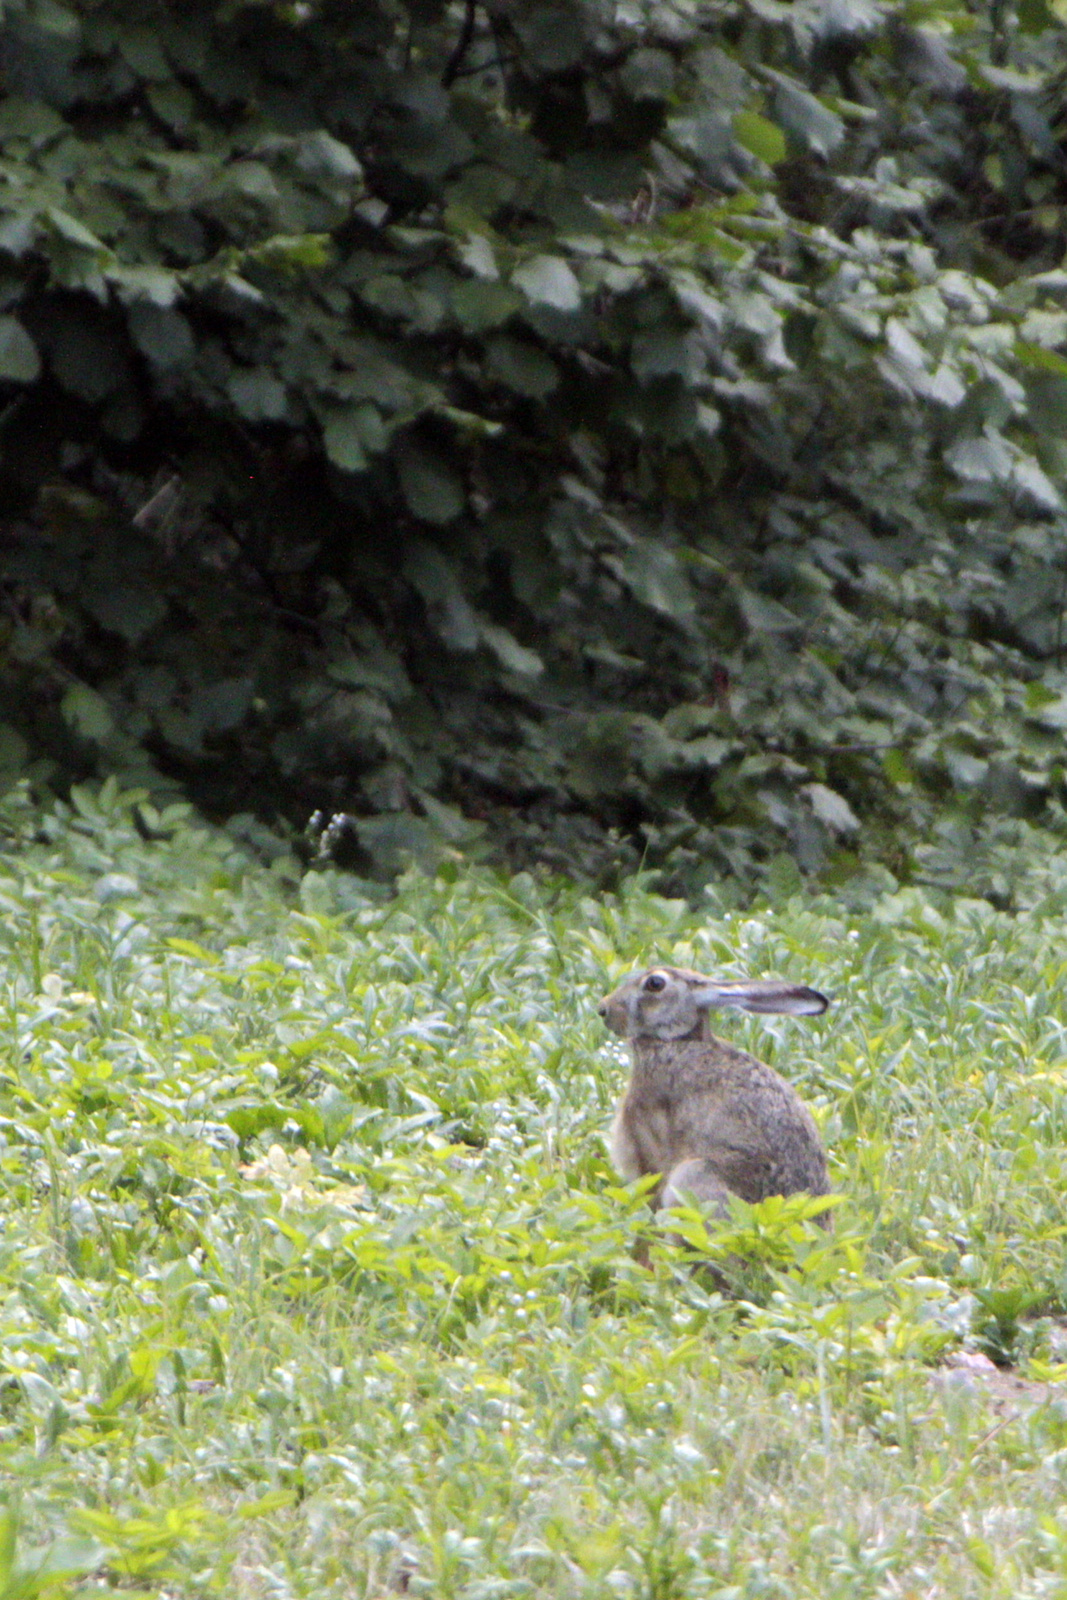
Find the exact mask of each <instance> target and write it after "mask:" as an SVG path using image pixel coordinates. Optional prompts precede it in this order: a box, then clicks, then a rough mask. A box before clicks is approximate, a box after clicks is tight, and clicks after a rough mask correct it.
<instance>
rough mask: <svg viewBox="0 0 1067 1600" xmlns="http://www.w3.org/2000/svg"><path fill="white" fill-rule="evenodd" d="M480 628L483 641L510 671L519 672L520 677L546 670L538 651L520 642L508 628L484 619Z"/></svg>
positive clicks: (536, 675)
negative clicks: (529, 648)
mask: <svg viewBox="0 0 1067 1600" xmlns="http://www.w3.org/2000/svg"><path fill="white" fill-rule="evenodd" d="M479 629H480V631H481V635H482V642H483V643H484V644H486V645H487V646H488V647H489V649H490V650H491V651H492V652H493V654H494V655H495V656H496V658H497V660H498V661H499V662H500V664H501V666H503V667H506V668H507V670H508V671H509V672H514V673H517V674H518V676H519V677H520V678H536V677H539V676H540V674H541V673H542V672H543V671H544V670H545V664H544V662H543V661H542V660H541V657H540V656H539V655H538V654H537V652H536V651H534V650H528V649H527V648H526V646H525V645H523V644H520V643H519V641H518V640H517V639H516V638H515V636H514V634H511V633H509V632H508V630H507V629H506V628H501V627H498V626H497V624H496V623H495V622H486V621H484V620H483V621H481V622H479Z"/></svg>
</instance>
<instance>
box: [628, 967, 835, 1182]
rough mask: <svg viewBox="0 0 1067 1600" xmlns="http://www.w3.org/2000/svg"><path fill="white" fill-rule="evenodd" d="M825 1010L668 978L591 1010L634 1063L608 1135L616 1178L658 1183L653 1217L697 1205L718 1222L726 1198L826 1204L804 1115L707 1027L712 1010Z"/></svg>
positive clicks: (783, 992)
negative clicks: (813, 1199) (800, 1197)
mask: <svg viewBox="0 0 1067 1600" xmlns="http://www.w3.org/2000/svg"><path fill="white" fill-rule="evenodd" d="M649 980H652V981H651V984H650V982H649ZM826 1004H827V1001H826V1000H825V998H824V997H823V996H822V995H820V994H818V993H817V991H815V990H813V989H807V988H803V987H800V986H797V985H788V984H776V983H753V984H719V983H717V982H716V980H714V979H712V978H707V977H704V976H703V975H702V974H701V973H696V972H690V971H687V970H686V969H683V968H677V967H653V968H650V969H649V970H648V971H647V972H641V973H635V974H634V975H633V976H632V977H630V978H627V979H626V980H625V982H624V983H622V984H621V985H620V986H619V988H618V989H616V990H615V991H614V993H613V994H610V995H608V996H607V998H606V999H605V1000H604V1001H603V1002H602V1003H601V1007H600V1014H601V1016H602V1017H603V1018H604V1021H605V1022H606V1023H607V1025H608V1027H610V1028H611V1029H612V1030H613V1031H614V1032H616V1033H619V1034H622V1035H623V1036H624V1037H626V1038H628V1039H629V1041H630V1046H631V1051H632V1054H633V1073H632V1075H631V1078H630V1082H629V1084H628V1085H627V1088H626V1092H625V1094H624V1095H623V1097H622V1100H621V1101H620V1103H619V1107H618V1110H617V1112H616V1114H615V1123H614V1127H613V1130H612V1141H611V1143H612V1157H613V1159H614V1161H615V1164H616V1166H617V1167H618V1169H619V1171H620V1172H621V1173H622V1175H623V1176H624V1177H628V1178H636V1177H641V1176H644V1175H645V1174H647V1173H658V1174H659V1175H660V1182H659V1184H658V1186H657V1188H656V1190H655V1191H654V1194H653V1197H652V1198H653V1204H654V1205H655V1206H660V1205H671V1204H676V1203H677V1202H678V1201H679V1200H680V1199H681V1197H682V1196H683V1195H684V1194H695V1195H696V1196H697V1198H698V1199H700V1200H703V1201H705V1202H710V1203H711V1205H712V1206H713V1207H714V1208H715V1209H716V1210H718V1211H720V1212H722V1211H725V1210H726V1202H727V1196H728V1195H729V1194H736V1195H739V1196H740V1197H741V1199H743V1200H749V1201H755V1200H763V1199H765V1198H766V1197H767V1196H768V1195H772V1194H782V1195H785V1194H795V1193H797V1192H802V1191H807V1192H808V1193H810V1194H814V1195H820V1194H826V1193H828V1192H829V1187H830V1185H829V1180H828V1177H827V1170H826V1152H825V1150H824V1148H823V1143H822V1139H821V1137H820V1135H819V1130H818V1129H817V1127H816V1126H815V1122H814V1120H813V1118H812V1115H811V1113H810V1111H809V1110H808V1109H807V1107H806V1106H805V1105H804V1104H803V1102H802V1101H801V1100H800V1099H799V1098H798V1096H797V1094H796V1093H795V1092H794V1090H793V1089H792V1088H791V1087H790V1086H789V1084H788V1083H786V1082H785V1080H784V1078H781V1077H779V1075H778V1073H777V1072H774V1071H773V1070H772V1069H771V1068H770V1067H768V1066H766V1065H765V1064H764V1063H763V1062H762V1061H757V1059H756V1058H755V1056H751V1055H748V1054H747V1053H746V1052H745V1051H744V1050H738V1049H736V1048H735V1047H734V1046H733V1045H731V1044H727V1043H726V1042H725V1040H723V1039H718V1038H716V1036H715V1035H714V1034H713V1033H712V1032H711V1031H710V1029H709V1027H708V1022H707V1012H708V1009H709V1007H711V1006H717V1005H734V1006H740V1007H741V1008H743V1009H745V1010H756V1011H793V1012H814V1011H821V1010H824V1009H825V1007H826Z"/></svg>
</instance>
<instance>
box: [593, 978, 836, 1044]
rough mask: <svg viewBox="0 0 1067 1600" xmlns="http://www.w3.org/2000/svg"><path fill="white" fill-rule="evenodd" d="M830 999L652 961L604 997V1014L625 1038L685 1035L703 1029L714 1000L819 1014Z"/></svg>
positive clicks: (792, 986) (799, 987)
mask: <svg viewBox="0 0 1067 1600" xmlns="http://www.w3.org/2000/svg"><path fill="white" fill-rule="evenodd" d="M829 1004H830V1002H829V1000H827V998H826V996H825V995H824V994H820V993H819V991H818V990H817V989H808V988H806V987H805V986H804V985H803V984H797V983H776V982H774V981H773V980H772V981H770V982H766V983H720V982H718V980H717V979H715V978H706V977H705V976H704V974H703V973H700V972H690V971H689V970H688V968H685V967H650V968H649V969H648V970H647V971H646V972H635V973H632V974H631V976H630V977H628V978H624V979H623V981H622V983H620V985H619V987H618V988H617V989H616V990H615V991H614V993H613V994H609V995H608V996H607V997H606V998H605V999H604V1000H602V1001H601V1002H600V1015H601V1016H602V1017H603V1019H604V1021H605V1023H606V1024H607V1026H608V1027H609V1028H610V1029H611V1031H612V1033H618V1034H621V1035H622V1036H623V1038H626V1039H687V1038H689V1037H690V1036H691V1035H693V1034H700V1033H702V1032H703V1031H704V1024H705V1018H706V1015H707V1012H708V1011H709V1010H711V1009H712V1008H713V1007H715V1006H737V1007H739V1008H740V1009H741V1010H742V1011H785V1012H789V1013H791V1014H792V1015H794V1016H815V1015H817V1014H818V1013H819V1012H820V1011H825V1010H826V1008H827V1006H828V1005H829Z"/></svg>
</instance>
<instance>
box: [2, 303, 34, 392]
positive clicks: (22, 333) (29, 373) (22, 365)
mask: <svg viewBox="0 0 1067 1600" xmlns="http://www.w3.org/2000/svg"><path fill="white" fill-rule="evenodd" d="M40 371H41V358H40V356H39V355H38V354H37V346H36V345H35V344H34V342H33V340H32V339H31V338H30V336H29V334H28V333H27V332H26V330H25V328H24V327H23V326H22V324H21V322H19V321H18V320H17V318H15V317H2V316H0V378H9V379H10V380H11V381H12V382H14V383H32V382H33V381H34V379H35V378H37V377H39V375H40Z"/></svg>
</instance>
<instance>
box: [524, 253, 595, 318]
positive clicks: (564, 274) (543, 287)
mask: <svg viewBox="0 0 1067 1600" xmlns="http://www.w3.org/2000/svg"><path fill="white" fill-rule="evenodd" d="M511 281H512V283H513V284H514V285H515V287H516V288H517V289H521V290H522V292H523V294H524V295H525V296H526V298H527V299H528V300H532V301H533V302H534V303H535V304H536V305H544V306H551V307H552V308H553V310H555V311H577V310H578V308H579V307H580V305H581V303H582V290H581V285H580V284H579V282H578V279H577V278H576V277H575V275H574V272H573V271H572V270H571V268H570V266H569V265H568V264H567V262H566V261H564V259H563V257H562V256H547V255H540V256H531V257H530V258H529V259H528V260H527V261H523V262H521V263H520V264H519V265H518V266H517V267H516V268H515V270H514V272H513V273H512V274H511Z"/></svg>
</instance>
